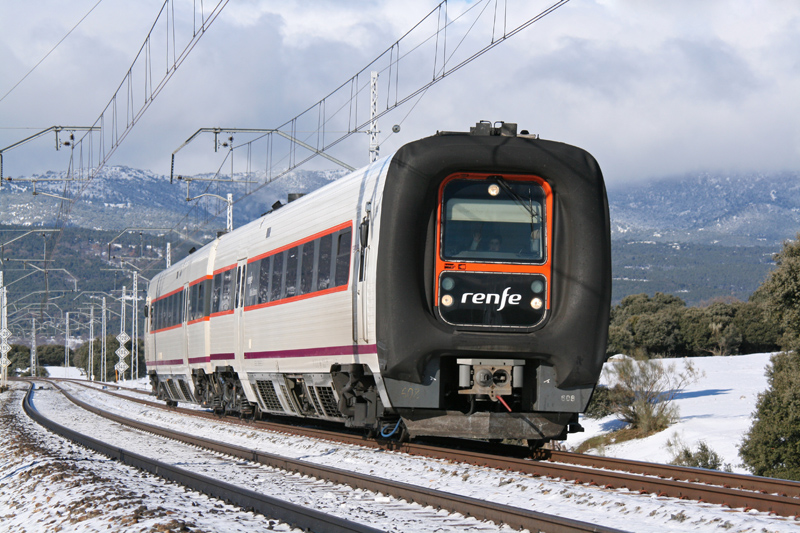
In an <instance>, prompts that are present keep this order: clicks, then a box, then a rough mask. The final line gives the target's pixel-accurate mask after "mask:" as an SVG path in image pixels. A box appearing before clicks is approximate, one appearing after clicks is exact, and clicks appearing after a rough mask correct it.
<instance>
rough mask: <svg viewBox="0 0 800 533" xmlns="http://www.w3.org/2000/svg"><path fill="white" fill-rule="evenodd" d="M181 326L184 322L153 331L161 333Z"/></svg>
mask: <svg viewBox="0 0 800 533" xmlns="http://www.w3.org/2000/svg"><path fill="white" fill-rule="evenodd" d="M180 327H183V324H176V325H174V326H170V327H168V328H161V329H157V330H155V331H153V332H152V333H161V332H163V331H169V330H171V329H177V328H180Z"/></svg>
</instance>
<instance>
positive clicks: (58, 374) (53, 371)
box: [44, 366, 86, 379]
mask: <svg viewBox="0 0 800 533" xmlns="http://www.w3.org/2000/svg"><path fill="white" fill-rule="evenodd" d="M44 369H45V370H47V375H48V376H50V377H51V378H65V379H86V370H84V369H83V368H77V367H74V366H68V367H67V368H64V367H63V366H46V367H44Z"/></svg>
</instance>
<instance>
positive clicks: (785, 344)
mask: <svg viewBox="0 0 800 533" xmlns="http://www.w3.org/2000/svg"><path fill="white" fill-rule="evenodd" d="M773 259H774V260H775V265H776V267H775V269H774V270H773V271H772V272H770V274H769V276H768V277H767V280H766V281H765V282H764V283H763V284H761V286H760V287H759V288H758V290H756V292H755V293H754V294H753V296H752V297H751V301H755V302H764V303H765V304H766V306H767V309H768V310H769V313H770V315H771V317H772V318H773V319H774V321H775V322H777V324H778V325H779V326H780V327H781V329H782V330H783V336H782V337H781V339H780V344H781V347H782V348H783V349H784V350H796V349H798V348H800V234H798V240H795V241H786V242H784V243H783V249H781V251H780V252H778V253H777V254H775V256H774V257H773Z"/></svg>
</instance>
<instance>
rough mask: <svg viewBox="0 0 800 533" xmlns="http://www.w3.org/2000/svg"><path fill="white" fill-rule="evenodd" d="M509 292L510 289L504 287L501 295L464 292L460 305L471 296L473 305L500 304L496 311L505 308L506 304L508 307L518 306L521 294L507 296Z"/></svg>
mask: <svg viewBox="0 0 800 533" xmlns="http://www.w3.org/2000/svg"><path fill="white" fill-rule="evenodd" d="M510 290H511V287H506V288H505V289H504V290H503V294H502V295H500V294H492V293H488V294H487V293H483V292H465V293H464V295H463V296H462V297H461V303H462V304H465V303H467V298H468V297H469V296H472V303H474V304H483V303H485V304H492V303H495V304H500V307H498V308H497V310H498V311H502V310H503V309H504V308H505V306H506V302H508V304H509V305H519V302H520V301H521V300H522V295H521V294H512V295H509V294H508V291H510Z"/></svg>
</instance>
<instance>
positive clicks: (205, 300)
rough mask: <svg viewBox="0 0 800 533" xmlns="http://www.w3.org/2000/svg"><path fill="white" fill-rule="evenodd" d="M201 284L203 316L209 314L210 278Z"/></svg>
mask: <svg viewBox="0 0 800 533" xmlns="http://www.w3.org/2000/svg"><path fill="white" fill-rule="evenodd" d="M202 285H203V316H208V315H210V314H211V280H210V279H206V280H205V281H203V283H202Z"/></svg>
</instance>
